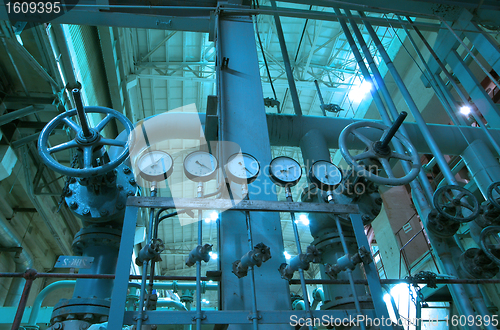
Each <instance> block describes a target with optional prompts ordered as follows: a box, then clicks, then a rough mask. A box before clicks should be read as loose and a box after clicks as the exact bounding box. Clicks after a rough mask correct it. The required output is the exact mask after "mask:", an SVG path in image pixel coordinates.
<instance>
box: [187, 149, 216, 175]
mask: <svg viewBox="0 0 500 330" xmlns="http://www.w3.org/2000/svg"><path fill="white" fill-rule="evenodd" d="M184 173H185V174H186V176H187V177H188V179H189V180H192V181H196V182H206V181H209V180H211V179H213V178H214V177H215V174H216V173H217V159H216V158H215V157H214V156H213V155H212V154H210V153H208V152H205V151H195V152H192V153H190V154H189V155H187V156H186V158H184Z"/></svg>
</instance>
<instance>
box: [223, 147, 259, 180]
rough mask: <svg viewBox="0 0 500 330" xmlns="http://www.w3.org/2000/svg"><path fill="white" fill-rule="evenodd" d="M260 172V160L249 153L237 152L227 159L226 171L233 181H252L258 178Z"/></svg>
mask: <svg viewBox="0 0 500 330" xmlns="http://www.w3.org/2000/svg"><path fill="white" fill-rule="evenodd" d="M259 172H260V165H259V162H258V161H257V159H255V158H254V157H253V156H251V155H249V154H245V153H236V154H234V155H232V156H231V157H229V159H228V160H227V164H226V173H227V176H228V177H229V179H230V180H231V181H233V182H236V183H239V184H243V183H251V182H253V181H254V180H255V179H256V178H257V175H259Z"/></svg>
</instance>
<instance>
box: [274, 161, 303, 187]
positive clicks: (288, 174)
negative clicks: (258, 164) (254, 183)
mask: <svg viewBox="0 0 500 330" xmlns="http://www.w3.org/2000/svg"><path fill="white" fill-rule="evenodd" d="M269 174H270V177H271V180H272V181H273V182H274V183H276V184H277V185H280V186H288V187H289V186H294V185H296V184H297V183H298V182H299V180H300V178H301V176H302V168H301V167H300V164H299V163H298V162H297V161H296V160H295V159H292V158H290V157H285V156H281V157H276V158H275V159H273V160H272V161H271V163H270V164H269Z"/></svg>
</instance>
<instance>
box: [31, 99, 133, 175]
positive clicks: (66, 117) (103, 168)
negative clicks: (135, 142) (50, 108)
mask: <svg viewBox="0 0 500 330" xmlns="http://www.w3.org/2000/svg"><path fill="white" fill-rule="evenodd" d="M85 113H102V114H105V115H106V116H105V117H104V119H103V120H101V121H100V122H99V124H97V125H96V126H95V127H93V128H90V127H88V124H87V122H86V120H85V122H84V124H83V125H82V126H83V127H81V126H79V125H78V124H77V123H76V122H75V121H73V120H72V119H71V117H74V116H76V115H77V114H78V113H77V109H73V110H70V111H66V112H64V113H62V114H60V115H59V116H57V117H55V118H54V119H52V120H51V121H50V122H49V123H48V124H47V126H45V127H44V128H43V130H42V132H41V133H40V136H39V138H38V152H39V154H40V157H42V160H43V162H44V163H45V164H46V165H47V166H48V167H49V168H51V169H53V170H54V171H56V172H59V173H62V174H64V175H67V176H70V177H77V178H88V177H92V176H97V175H102V174H105V173H107V172H109V171H111V170H112V169H114V168H115V167H117V166H118V165H120V164H121V163H122V162H123V161H124V160H125V159H126V158H127V157H128V147H129V144H130V142H129V141H130V139H129V140H128V141H120V140H117V139H106V138H104V137H102V136H101V134H100V132H101V131H102V130H103V129H104V127H106V125H107V124H108V123H109V122H110V121H111V120H112V119H116V120H118V121H119V122H120V123H122V125H123V126H124V127H125V130H126V131H127V136H130V134H131V132H132V130H133V126H132V123H131V122H130V121H129V120H128V119H127V117H125V116H124V115H122V114H121V113H119V112H118V111H116V110H113V109H109V108H105V107H85ZM78 115H79V114H78ZM83 117H84V115H83ZM80 118H82V117H80ZM62 124H64V125H67V126H68V127H70V128H71V129H72V130H73V131H74V132H75V134H76V137H75V138H74V139H73V140H71V141H68V142H65V143H61V144H59V145H56V146H54V147H49V144H48V140H49V136H50V135H51V134H52V131H53V130H54V129H55V128H56V127H57V126H59V125H62ZM85 131H86V132H87V134H85V133H84V132H85ZM105 145H108V146H117V147H122V148H123V151H122V152H121V153H120V155H119V156H118V157H117V158H116V159H113V160H111V161H110V162H109V163H106V164H103V165H98V166H94V165H95V164H93V152H94V149H96V148H99V147H102V146H105ZM71 148H78V149H79V150H80V151H81V152H82V160H83V168H72V167H68V166H64V165H61V164H60V163H58V162H57V160H55V159H54V158H53V157H52V154H54V153H57V152H60V151H63V150H68V149H71Z"/></svg>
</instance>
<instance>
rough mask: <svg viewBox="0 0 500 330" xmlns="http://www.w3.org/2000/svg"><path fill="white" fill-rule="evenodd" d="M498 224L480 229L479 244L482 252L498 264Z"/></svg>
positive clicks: (499, 262)
mask: <svg viewBox="0 0 500 330" xmlns="http://www.w3.org/2000/svg"><path fill="white" fill-rule="evenodd" d="M499 233H500V226H489V227H486V228H484V229H483V230H482V231H481V235H480V236H479V237H480V245H481V249H482V250H483V252H484V253H485V254H486V255H487V256H488V258H490V259H491V260H492V261H493V262H495V263H496V264H497V265H500V236H499Z"/></svg>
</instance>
